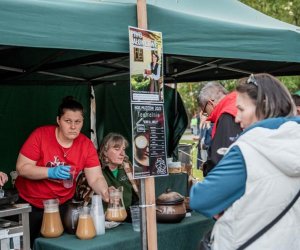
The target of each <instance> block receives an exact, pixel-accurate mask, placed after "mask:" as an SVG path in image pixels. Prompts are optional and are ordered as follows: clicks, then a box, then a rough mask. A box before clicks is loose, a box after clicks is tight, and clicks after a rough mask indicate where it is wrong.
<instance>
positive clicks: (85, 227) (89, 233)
mask: <svg viewBox="0 0 300 250" xmlns="http://www.w3.org/2000/svg"><path fill="white" fill-rule="evenodd" d="M76 236H77V237H78V238H79V239H81V240H89V239H92V238H94V237H95V236H96V229H95V226H94V222H93V218H92V216H91V214H90V208H89V207H83V208H82V209H81V210H80V214H79V219H78V225H77V230H76Z"/></svg>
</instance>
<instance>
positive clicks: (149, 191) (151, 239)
mask: <svg viewBox="0 0 300 250" xmlns="http://www.w3.org/2000/svg"><path fill="white" fill-rule="evenodd" d="M137 19H138V20H137V21H138V27H139V28H141V29H147V28H148V25H147V3H146V0H137ZM141 181H142V182H143V183H142V185H141V187H144V188H143V189H144V190H141V192H143V193H144V194H145V203H144V204H145V208H146V209H145V210H146V218H145V219H146V223H147V239H146V240H147V245H148V249H149V250H157V227H156V206H155V181H154V177H148V178H146V179H141ZM143 210H144V208H143ZM143 214H144V213H143ZM143 241H144V239H143ZM143 246H144V244H143ZM143 249H144V248H143Z"/></svg>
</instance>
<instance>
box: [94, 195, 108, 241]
mask: <svg viewBox="0 0 300 250" xmlns="http://www.w3.org/2000/svg"><path fill="white" fill-rule="evenodd" d="M91 215H92V218H93V222H94V226H95V229H96V234H97V235H101V234H105V216H104V212H103V205H102V198H101V195H93V196H92V207H91Z"/></svg>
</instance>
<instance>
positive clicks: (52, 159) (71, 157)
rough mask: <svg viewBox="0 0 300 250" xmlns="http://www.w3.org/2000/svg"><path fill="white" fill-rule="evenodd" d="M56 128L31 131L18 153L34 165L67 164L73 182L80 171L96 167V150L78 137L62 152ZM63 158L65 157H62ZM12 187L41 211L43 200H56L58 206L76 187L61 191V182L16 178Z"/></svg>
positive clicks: (89, 141)
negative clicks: (72, 176) (73, 171)
mask: <svg viewBox="0 0 300 250" xmlns="http://www.w3.org/2000/svg"><path fill="white" fill-rule="evenodd" d="M55 128H56V126H51V125H50V126H43V127H39V128H37V129H36V130H34V131H33V132H32V134H31V135H30V136H29V137H28V139H27V140H26V142H25V143H24V145H23V146H22V148H21V151H20V153H21V154H22V155H24V156H26V157H27V158H29V159H31V160H33V161H36V165H37V166H43V167H55V166H58V165H69V166H72V168H74V169H75V175H74V180H76V178H77V176H78V174H79V172H80V171H81V170H83V169H84V168H90V167H96V166H100V162H99V158H98V155H97V151H96V149H95V147H94V145H93V143H92V141H91V140H90V139H89V138H87V137H86V136H85V135H83V134H80V135H79V136H78V137H77V138H76V139H75V140H74V141H73V144H72V146H71V147H70V148H68V149H63V148H62V146H61V145H60V144H59V143H58V142H57V140H56V136H55ZM64 155H66V157H64ZM16 187H17V189H18V191H19V195H20V197H21V198H23V199H24V200H26V201H27V202H29V203H30V204H32V205H33V206H36V207H40V208H43V200H47V199H54V198H57V199H59V201H60V204H62V203H64V202H66V201H67V200H69V199H71V198H72V197H73V195H74V193H75V189H76V185H75V184H74V185H73V187H71V188H65V187H64V186H63V182H62V180H53V179H43V180H30V179H27V178H24V177H21V176H19V177H18V178H17V180H16Z"/></svg>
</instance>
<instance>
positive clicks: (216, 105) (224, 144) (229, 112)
mask: <svg viewBox="0 0 300 250" xmlns="http://www.w3.org/2000/svg"><path fill="white" fill-rule="evenodd" d="M235 101H236V92H232V93H229V94H228V92H227V90H226V89H225V88H224V87H223V86H222V85H221V84H220V83H218V82H208V83H207V84H206V85H205V86H204V87H203V88H202V89H201V91H200V94H199V97H198V102H199V106H200V108H201V110H202V112H203V113H206V114H207V115H208V117H207V121H210V122H211V123H213V124H214V126H213V127H212V134H211V146H210V147H209V148H208V156H207V161H206V162H205V163H204V164H203V175H204V176H206V175H207V173H208V172H209V171H211V170H212V169H213V168H214V166H215V165H216V164H217V163H218V162H219V161H220V160H221V158H222V157H223V154H222V152H220V150H222V149H224V148H228V147H229V146H230V145H231V144H232V143H233V142H234V141H235V140H236V138H237V137H238V136H239V134H240V133H241V132H242V129H241V127H240V125H239V124H238V123H236V122H235V116H236V113H237V109H236V107H235Z"/></svg>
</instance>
